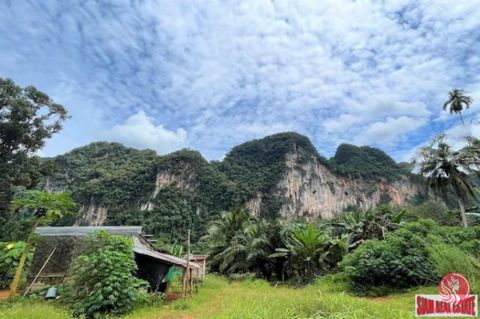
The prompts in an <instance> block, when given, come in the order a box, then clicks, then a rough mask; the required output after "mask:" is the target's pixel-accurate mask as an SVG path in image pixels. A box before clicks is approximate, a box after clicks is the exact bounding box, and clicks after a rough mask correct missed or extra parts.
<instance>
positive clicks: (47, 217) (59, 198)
mask: <svg viewBox="0 0 480 319" xmlns="http://www.w3.org/2000/svg"><path fill="white" fill-rule="evenodd" d="M74 207H75V204H74V203H73V202H72V200H71V198H70V194H68V193H63V192H58V193H46V192H40V191H35V190H31V191H24V192H21V193H20V194H18V195H17V197H16V198H15V200H14V201H13V209H14V210H15V211H19V210H24V211H30V212H31V214H32V215H33V216H32V221H33V226H32V229H31V230H30V233H29V235H28V238H27V242H26V244H25V246H24V248H23V251H22V255H21V256H20V260H19V261H18V266H17V269H16V271H15V276H14V278H13V280H12V285H11V287H10V296H12V297H13V296H15V295H16V292H17V287H18V285H19V283H20V280H21V276H22V272H23V268H24V266H25V264H26V261H27V258H28V254H29V252H30V250H31V247H32V243H33V236H34V233H35V230H36V228H37V226H39V225H44V224H48V223H50V222H53V221H55V220H57V219H59V218H62V217H63V216H64V215H67V214H73V208H74Z"/></svg>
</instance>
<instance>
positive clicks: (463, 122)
mask: <svg viewBox="0 0 480 319" xmlns="http://www.w3.org/2000/svg"><path fill="white" fill-rule="evenodd" d="M458 114H460V118H461V119H462V124H463V125H465V121H464V120H463V115H462V112H458Z"/></svg>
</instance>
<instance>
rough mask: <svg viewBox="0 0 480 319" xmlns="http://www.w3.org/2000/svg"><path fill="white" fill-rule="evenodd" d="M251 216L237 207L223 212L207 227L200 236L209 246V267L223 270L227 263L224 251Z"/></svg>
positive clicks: (241, 231) (240, 232)
mask: <svg viewBox="0 0 480 319" xmlns="http://www.w3.org/2000/svg"><path fill="white" fill-rule="evenodd" d="M250 220H251V216H250V215H249V214H248V213H247V212H245V211H244V210H243V209H240V208H237V209H234V210H232V211H230V212H227V213H224V214H223V215H222V217H221V218H220V219H217V220H214V221H212V222H211V223H210V225H209V226H208V228H207V234H206V235H205V236H203V237H202V240H203V241H205V242H206V243H207V245H208V247H209V249H208V250H209V255H210V256H211V258H209V259H210V267H211V268H212V269H213V270H218V271H220V272H223V271H224V270H225V269H226V268H227V266H226V264H228V261H227V262H225V251H226V250H227V249H228V248H229V247H230V246H231V243H232V240H233V238H234V237H235V236H237V235H239V234H242V233H243V229H244V227H245V224H246V223H248V222H249V221H250Z"/></svg>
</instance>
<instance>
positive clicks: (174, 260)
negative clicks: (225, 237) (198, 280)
mask: <svg viewBox="0 0 480 319" xmlns="http://www.w3.org/2000/svg"><path fill="white" fill-rule="evenodd" d="M133 251H134V252H135V253H137V254H140V255H144V256H150V257H152V258H156V259H159V260H162V261H164V262H167V263H169V264H172V265H177V266H182V267H187V260H186V259H183V258H180V257H175V256H172V255H168V254H162V253H159V252H157V251H151V250H147V249H143V248H133ZM189 265H190V267H191V268H195V269H199V268H200V265H199V264H197V263H194V262H190V264H189Z"/></svg>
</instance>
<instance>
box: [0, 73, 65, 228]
mask: <svg viewBox="0 0 480 319" xmlns="http://www.w3.org/2000/svg"><path fill="white" fill-rule="evenodd" d="M66 118H67V112H66V111H65V109H64V107H63V106H62V105H60V104H57V103H55V102H54V101H52V100H51V99H50V97H48V95H46V94H45V93H43V92H41V91H39V90H37V89H36V88H34V87H33V86H28V87H26V88H21V87H19V86H17V85H16V84H15V82H13V81H12V80H10V79H3V78H0V232H3V230H4V229H3V227H4V226H5V224H6V223H7V222H8V219H9V217H10V216H9V215H8V212H9V206H10V202H11V199H12V198H13V194H14V192H15V189H14V187H15V186H18V185H22V186H27V187H32V186H35V184H36V183H37V182H38V181H37V178H38V175H39V171H42V167H41V161H39V160H38V158H36V157H32V154H34V153H35V152H36V151H38V150H39V149H41V148H42V146H43V145H44V143H45V140H46V139H48V138H50V137H51V136H52V135H53V134H55V133H57V132H58V131H60V130H61V128H62V123H63V121H64V120H65V119H66ZM5 228H6V227H5Z"/></svg>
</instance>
